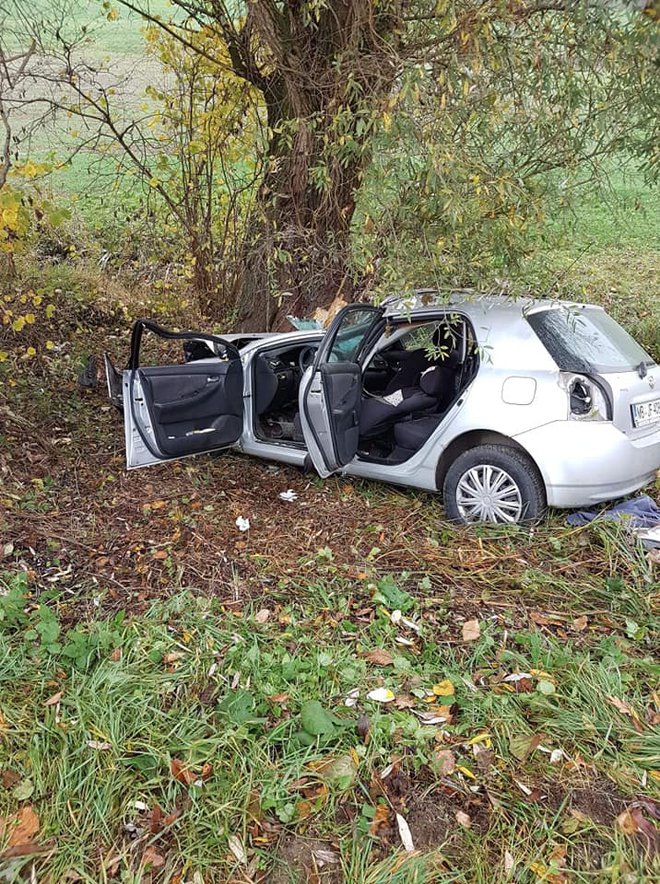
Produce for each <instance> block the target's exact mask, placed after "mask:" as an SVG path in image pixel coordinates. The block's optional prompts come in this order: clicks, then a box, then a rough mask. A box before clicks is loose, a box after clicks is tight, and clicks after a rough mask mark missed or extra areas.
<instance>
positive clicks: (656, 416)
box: [632, 397, 660, 427]
mask: <svg viewBox="0 0 660 884" xmlns="http://www.w3.org/2000/svg"><path fill="white" fill-rule="evenodd" d="M632 419H633V426H634V427H648V426H650V425H651V424H656V423H660V397H658V398H657V399H651V401H650V402H636V403H635V404H634V405H633V406H632Z"/></svg>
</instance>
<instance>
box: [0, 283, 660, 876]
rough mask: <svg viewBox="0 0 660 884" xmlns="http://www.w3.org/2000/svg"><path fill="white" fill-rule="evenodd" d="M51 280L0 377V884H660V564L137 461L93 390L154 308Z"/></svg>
mask: <svg viewBox="0 0 660 884" xmlns="http://www.w3.org/2000/svg"><path fill="white" fill-rule="evenodd" d="M53 273H55V276H54V277H53V278H50V277H49V278H48V279H46V280H45V281H44V280H43V279H42V283H43V284H42V286H41V287H40V288H39V287H37V286H36V283H35V284H30V283H29V282H28V283H26V284H25V287H24V288H23V289H21V291H22V292H23V293H24V294H26V296H27V297H28V299H32V301H33V300H34V299H35V298H41V299H42V300H41V301H39V304H38V307H35V308H34V309H35V310H36V312H37V314H38V318H37V320H36V321H35V322H34V323H32V324H29V327H27V328H26V329H24V330H23V332H22V333H21V334H22V335H23V337H21V339H20V344H16V347H17V349H16V350H15V351H12V352H11V355H10V357H9V359H8V360H7V361H6V362H5V363H3V365H2V366H0V369H1V370H2V372H3V380H4V391H3V393H2V394H1V399H0V415H1V417H2V426H1V429H0V434H1V441H2V446H1V447H0V474H1V475H2V487H1V491H0V504H1V506H2V511H1V513H0V536H1V538H2V542H1V543H0V555H2V559H1V560H0V573H1V574H2V577H1V578H0V579H1V581H2V582H1V584H0V585H1V586H2V590H1V591H0V681H1V690H0V697H1V701H0V832H1V833H2V834H0V839H1V840H0V880H9V881H13V880H30V879H31V880H38V881H51V882H60V881H85V882H97V881H98V882H100V881H106V880H116V881H122V882H138V881H144V882H148V881H153V882H156V881H158V882H179V884H181V882H183V881H189V882H195V884H201V882H224V881H236V882H238V881H254V882H266V881H270V882H288V881H299V882H302V881H312V882H322V881H327V882H335V881H337V882H338V881H347V882H356V884H357V882H364V884H367V882H369V884H376V882H378V884H380V882H383V884H384V882H389V881H399V882H412V881H424V882H427V881H442V882H445V881H446V882H450V881H466V882H468V881H469V882H472V881H480V882H491V881H499V880H507V879H509V880H512V881H519V882H528V881H529V882H532V881H549V882H555V884H557V882H568V881H593V880H598V881H626V882H638V881H639V882H641V881H646V880H651V878H652V877H653V871H652V868H653V865H652V864H653V856H654V855H655V852H656V851H657V848H658V834H657V829H656V828H655V819H656V818H657V815H658V812H659V808H660V805H659V804H658V801H657V799H658V791H659V787H660V774H659V773H658V767H659V763H658V758H659V754H658V753H659V744H658V724H659V723H660V697H659V696H658V693H657V684H658V672H659V668H658V665H657V658H655V657H654V656H653V655H654V650H656V648H655V646H654V641H655V639H656V638H657V625H658V621H657V613H658V609H657V602H658V594H657V590H658V580H657V577H658V571H657V566H654V565H653V563H652V562H651V561H650V560H649V558H648V557H647V556H646V554H645V553H644V552H643V551H641V549H638V548H637V547H635V546H634V545H633V544H632V543H631V541H630V539H629V538H628V536H627V535H626V534H625V532H623V531H622V530H621V529H620V528H617V526H612V525H609V526H608V525H601V526H595V527H592V528H587V529H574V528H568V527H566V526H565V524H564V514H556V515H554V516H552V517H550V518H548V519H547V520H546V521H545V522H544V523H543V524H541V525H539V526H537V527H535V528H534V529H533V530H523V529H496V530H490V529H489V530H486V529H459V528H455V527H452V526H450V525H449V524H447V523H446V522H444V521H443V512H442V506H441V502H440V501H439V499H438V498H437V497H435V496H433V495H429V494H423V493H416V492H413V491H403V490H402V491H398V490H396V489H392V488H387V487H385V486H383V485H378V484H371V483H363V482H356V481H350V482H349V481H347V480H344V479H330V480H327V481H324V482H322V481H320V480H319V479H318V478H316V477H315V476H314V475H312V474H304V473H302V472H299V471H297V470H293V469H288V468H285V467H279V466H277V467H276V466H272V465H268V464H267V463H265V462H259V461H257V460H252V459H248V458H245V457H242V456H239V455H236V454H222V455H220V456H217V457H201V458H197V459H194V460H189V461H184V462H180V463H178V464H171V465H164V466H161V467H157V468H154V469H151V470H143V471H136V472H132V473H127V472H126V471H125V469H124V461H123V435H122V428H121V419H120V416H119V415H118V414H117V413H116V412H115V411H114V410H113V409H112V408H111V407H110V406H109V405H108V404H107V403H106V398H105V392H104V390H103V387H102V386H99V387H98V388H96V389H93V388H92V389H89V388H81V387H80V385H79V382H78V373H79V370H80V368H81V366H82V365H83V364H84V357H86V356H87V355H88V354H89V353H90V352H93V353H95V354H97V355H100V353H101V352H102V351H103V350H104V349H109V350H111V351H112V352H113V353H114V354H115V355H120V354H121V353H122V352H125V345H126V341H127V331H126V330H127V327H128V320H129V318H130V315H129V314H130V313H131V311H132V312H133V315H136V314H137V313H138V312H142V310H143V309H144V308H145V305H143V304H134V303H133V304H128V305H126V304H124V305H123V306H122V305H120V306H117V304H115V303H114V299H115V298H116V295H117V292H116V291H115V289H112V288H111V294H112V297H111V296H110V295H108V294H106V296H105V300H104V297H102V296H100V295H98V294H93V296H92V295H90V293H89V292H87V293H86V294H84V293H81V292H79V291H78V290H74V289H73V288H72V289H71V290H70V291H68V290H66V288H63V287H55V285H54V280H55V279H56V280H59V282H60V285H61V286H65V285H66V284H67V282H68V283H70V284H71V277H69V276H66V274H67V273H69V271H68V270H66V268H60V269H58V270H57V272H55V271H53ZM62 280H64V282H62ZM79 285H80V286H81V288H85V286H84V285H82V284H80V281H79ZM20 297H22V295H19V294H18V293H17V291H16V290H14V294H13V298H14V300H15V301H16V300H18V303H20ZM85 299H87V300H85ZM32 301H30V303H32ZM48 303H52V304H53V308H54V309H53V311H51V314H52V317H51V320H49V321H50V325H48V324H44V325H41V324H40V323H41V322H42V319H43V317H42V316H41V312H40V311H43V310H44V307H45V305H47V304H48ZM21 309H23V310H25V309H27V308H26V307H25V305H23V306H22V308H21ZM639 312H642V311H639ZM168 321H174V318H173V317H170V318H169V319H168ZM43 322H44V323H45V319H43ZM54 324H55V325H54ZM25 335H28V337H25ZM46 335H51V336H53V337H54V338H55V339H56V340H57V341H58V344H57V346H56V347H55V348H53V349H52V350H48V349H47V348H46V347H45V344H44V342H43V341H42V340H41V338H42V337H45V336H46ZM12 341H14V338H13V337H12ZM30 341H31V342H32V343H33V344H34V346H35V349H36V350H37V352H38V354H39V355H37V356H35V357H32V358H27V357H26V356H25V353H24V351H23V349H22V348H24V347H25V345H26V344H27V343H29V342H30ZM89 382H90V377H88V379H87V383H89ZM91 382H92V385H93V373H92V375H91ZM289 489H292V490H293V491H294V492H295V493H296V494H297V498H296V499H295V500H294V501H286V500H282V499H281V498H280V496H279V495H280V493H281V492H283V491H286V490H289ZM648 491H649V493H651V494H654V495H655V496H656V498H658V497H659V494H658V489H656V488H650V489H648ZM239 516H240V517H243V518H244V519H248V520H249V523H250V527H249V530H248V531H245V532H241V531H240V530H239V528H238V527H237V524H236V519H237V518H238V517H239ZM395 611H399V612H402V613H401V614H395V613H394V612H395ZM387 690H389V691H391V695H390V694H388V693H383V691H387ZM373 691H378V693H376V694H372V692H373ZM370 694H371V697H370ZM390 696H391V699H390ZM384 700H385V701H387V702H383V701H384ZM408 838H410V839H411V842H412V843H409V842H408V847H412V848H414V849H412V850H405V849H404V845H405V843H406V842H407V839H408ZM3 876H4V877H3Z"/></svg>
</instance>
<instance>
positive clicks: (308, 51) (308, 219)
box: [175, 0, 407, 330]
mask: <svg viewBox="0 0 660 884" xmlns="http://www.w3.org/2000/svg"><path fill="white" fill-rule="evenodd" d="M175 4H177V5H181V7H182V8H183V9H185V10H186V12H187V13H188V14H191V13H192V14H193V15H194V16H195V17H196V18H197V20H198V22H199V23H200V24H204V25H205V26H206V27H208V26H209V25H211V26H212V27H213V28H214V29H215V30H216V32H217V33H218V34H219V36H221V38H222V39H223V40H224V42H225V44H226V45H227V48H228V51H229V57H230V59H231V64H232V69H233V71H234V73H235V74H237V75H238V76H240V77H242V78H243V79H245V80H246V81H247V82H249V83H250V84H251V85H252V86H253V87H254V88H255V89H256V90H258V92H260V93H261V96H262V98H263V103H264V106H265V108H266V112H267V122H268V139H267V144H266V147H265V160H266V161H265V164H264V165H265V173H264V178H263V181H262V184H261V187H260V189H259V198H258V204H257V210H256V212H255V215H254V218H253V221H252V223H251V224H250V225H248V226H249V230H248V232H247V239H246V242H245V244H244V248H243V255H244V260H243V268H242V280H241V285H240V287H239V288H240V295H239V298H238V303H237V305H236V316H237V319H238V323H239V325H240V326H241V328H243V329H244V330H248V329H260V330H263V329H279V328H283V327H286V326H287V322H286V316H287V315H288V314H295V315H296V316H309V315H310V313H312V312H313V311H314V309H315V308H316V307H319V306H327V305H329V304H330V303H331V302H332V301H333V300H334V299H335V298H336V297H337V296H338V295H341V296H342V297H343V298H344V299H345V300H347V301H350V300H351V299H352V298H353V297H354V294H355V286H354V281H353V278H352V275H351V270H350V260H349V258H350V226H351V220H352V217H353V213H354V210H355V196H356V192H357V190H358V188H359V186H360V182H361V178H362V172H363V169H364V168H365V165H366V163H367V161H368V143H369V136H370V133H371V131H372V127H373V124H374V120H375V118H376V117H377V116H378V114H379V111H382V110H383V109H384V107H383V105H384V101H385V100H386V98H387V96H388V95H389V92H390V90H391V87H392V83H393V81H394V76H395V71H396V65H395V57H396V44H397V40H398V39H399V36H398V34H399V32H400V29H401V20H402V18H401V17H402V13H403V9H404V8H405V6H406V4H407V0H380V2H376V0H327V2H326V3H325V4H324V5H323V6H322V7H321V8H320V11H318V13H315V11H314V7H313V5H312V4H309V3H307V2H306V0H289V2H286V3H277V2H275V0H247V3H246V13H247V14H246V15H245V17H244V19H243V20H242V24H241V25H240V26H239V25H237V24H236V23H235V22H234V21H233V20H232V19H231V17H230V15H229V13H228V12H227V8H226V7H225V5H224V3H222V2H215V3H212V4H209V3H207V2H205V0H197V2H195V0H185V2H184V0H175Z"/></svg>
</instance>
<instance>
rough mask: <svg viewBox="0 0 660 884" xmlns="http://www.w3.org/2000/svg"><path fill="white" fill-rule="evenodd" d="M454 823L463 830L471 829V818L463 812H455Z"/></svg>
mask: <svg viewBox="0 0 660 884" xmlns="http://www.w3.org/2000/svg"><path fill="white" fill-rule="evenodd" d="M456 822H457V823H458V825H459V826H462V827H463V828H464V829H471V828H472V818H471V817H470V815H469V814H467V813H465V811H463V810H457V811H456Z"/></svg>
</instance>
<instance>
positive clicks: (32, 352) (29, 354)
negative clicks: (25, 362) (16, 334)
mask: <svg viewBox="0 0 660 884" xmlns="http://www.w3.org/2000/svg"><path fill="white" fill-rule="evenodd" d="M25 355H26V356H27V357H28V359H32V357H33V356H36V355H37V351H36V350H35V349H34V347H28V348H27V350H26V351H25Z"/></svg>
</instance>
